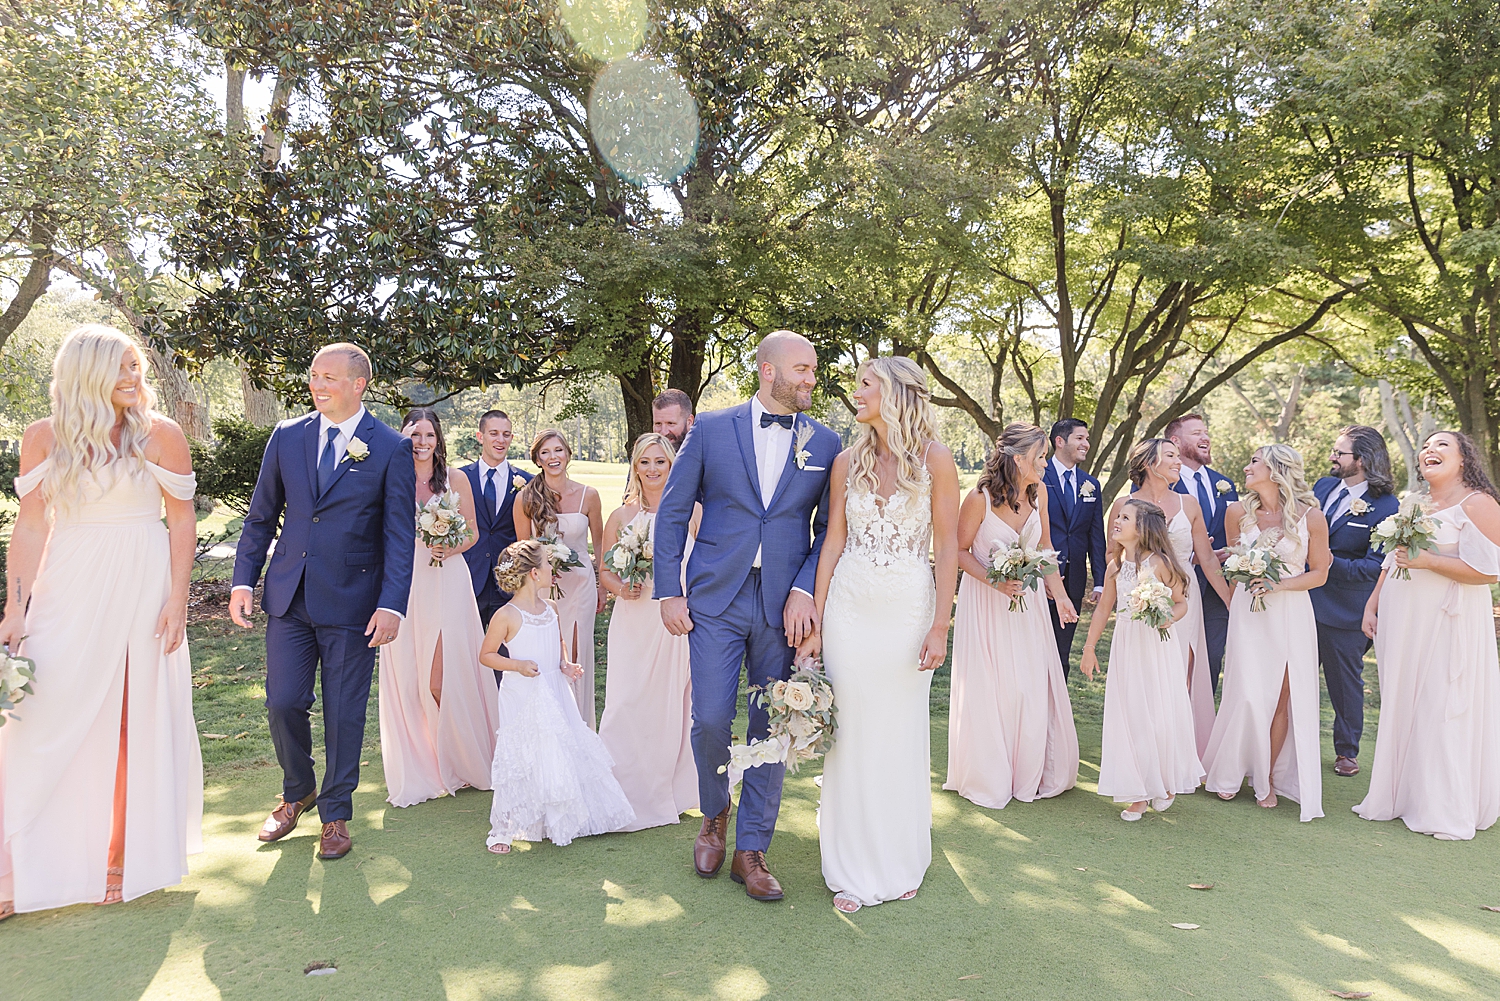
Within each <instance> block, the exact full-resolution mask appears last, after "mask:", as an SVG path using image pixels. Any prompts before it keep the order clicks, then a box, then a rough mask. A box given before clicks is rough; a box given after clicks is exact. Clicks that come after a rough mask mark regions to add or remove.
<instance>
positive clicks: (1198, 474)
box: [1182, 462, 1219, 521]
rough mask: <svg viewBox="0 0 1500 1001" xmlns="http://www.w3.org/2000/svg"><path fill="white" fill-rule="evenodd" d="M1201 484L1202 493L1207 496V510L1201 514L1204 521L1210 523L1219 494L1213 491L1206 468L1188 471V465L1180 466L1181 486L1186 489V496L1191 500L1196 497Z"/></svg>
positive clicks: (1184, 463) (1211, 479) (1212, 482)
mask: <svg viewBox="0 0 1500 1001" xmlns="http://www.w3.org/2000/svg"><path fill="white" fill-rule="evenodd" d="M1200 482H1201V483H1202V484H1203V489H1204V491H1205V492H1206V493H1207V494H1208V510H1207V511H1204V512H1203V517H1204V519H1205V520H1206V521H1212V520H1213V517H1214V510H1215V508H1214V505H1216V504H1218V503H1219V492H1218V491H1217V490H1215V489H1214V481H1213V478H1212V477H1210V476H1209V475H1208V467H1207V466H1199V467H1198V468H1197V469H1189V468H1188V464H1187V463H1186V462H1183V464H1182V485H1183V486H1184V487H1186V488H1187V492H1188V496H1189V497H1192V498H1193V499H1195V500H1196V499H1197V497H1198V484H1199V483H1200Z"/></svg>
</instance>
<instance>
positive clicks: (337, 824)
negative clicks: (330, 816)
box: [318, 820, 354, 860]
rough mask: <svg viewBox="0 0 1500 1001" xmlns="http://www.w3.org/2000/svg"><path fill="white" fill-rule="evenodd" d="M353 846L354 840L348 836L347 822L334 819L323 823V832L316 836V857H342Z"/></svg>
mask: <svg viewBox="0 0 1500 1001" xmlns="http://www.w3.org/2000/svg"><path fill="white" fill-rule="evenodd" d="M353 847H354V841H353V840H352V839H350V837H349V825H348V824H346V823H344V822H343V821H342V820H334V821H330V822H329V823H326V824H324V825H323V834H322V836H321V837H320V838H318V858H320V859H330V860H332V859H336V858H343V857H344V856H345V855H348V854H349V849H351V848H353Z"/></svg>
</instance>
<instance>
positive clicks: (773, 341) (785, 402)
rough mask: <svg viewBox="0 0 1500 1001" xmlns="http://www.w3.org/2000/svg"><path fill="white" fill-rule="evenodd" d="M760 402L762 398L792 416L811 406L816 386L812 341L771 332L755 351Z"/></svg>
mask: <svg viewBox="0 0 1500 1001" xmlns="http://www.w3.org/2000/svg"><path fill="white" fill-rule="evenodd" d="M755 367H756V369H757V370H758V371H759V373H760V389H761V398H762V403H764V402H765V400H766V397H769V398H770V399H771V400H773V401H775V402H776V403H779V404H780V405H781V407H782V408H783V412H787V413H792V412H800V411H803V410H806V409H807V408H809V407H811V406H812V391H813V387H814V386H816V385H817V384H818V352H817V349H816V348H814V347H813V343H812V341H810V340H808V339H807V338H806V337H803V336H802V335H801V334H799V333H796V332H795V331H791V330H773V331H771V333H769V334H767V335H766V336H765V337H764V338H762V339H761V342H760V343H759V344H758V345H756V348H755Z"/></svg>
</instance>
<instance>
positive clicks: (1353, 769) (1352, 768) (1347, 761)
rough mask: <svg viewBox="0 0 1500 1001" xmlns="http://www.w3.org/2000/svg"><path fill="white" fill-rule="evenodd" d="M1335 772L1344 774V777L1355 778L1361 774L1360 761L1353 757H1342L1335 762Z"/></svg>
mask: <svg viewBox="0 0 1500 1001" xmlns="http://www.w3.org/2000/svg"><path fill="white" fill-rule="evenodd" d="M1333 774H1335V775H1342V776H1343V777H1344V778H1346V779H1347V778H1353V777H1354V776H1355V775H1358V774H1359V762H1358V761H1355V760H1354V759H1353V758H1344V757H1340V758H1338V759H1336V760H1335V761H1334V763H1333Z"/></svg>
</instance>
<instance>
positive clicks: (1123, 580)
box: [1115, 556, 1156, 612]
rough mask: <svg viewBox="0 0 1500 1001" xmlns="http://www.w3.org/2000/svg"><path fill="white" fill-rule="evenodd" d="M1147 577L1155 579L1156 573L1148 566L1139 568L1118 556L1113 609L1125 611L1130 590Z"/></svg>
mask: <svg viewBox="0 0 1500 1001" xmlns="http://www.w3.org/2000/svg"><path fill="white" fill-rule="evenodd" d="M1148 577H1149V578H1150V579H1152V580H1156V573H1155V571H1153V570H1152V569H1151V568H1150V567H1147V568H1146V569H1144V570H1140V569H1138V568H1137V566H1136V565H1135V564H1134V563H1132V562H1130V561H1129V560H1127V559H1125V558H1124V557H1123V556H1122V557H1121V558H1120V572H1119V573H1118V574H1116V575H1115V611H1117V612H1124V611H1125V605H1126V603H1127V602H1128V601H1129V600H1130V592H1131V591H1134V590H1135V586H1136V585H1137V584H1139V583H1140V582H1141V581H1143V580H1145V579H1146V578H1148Z"/></svg>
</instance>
